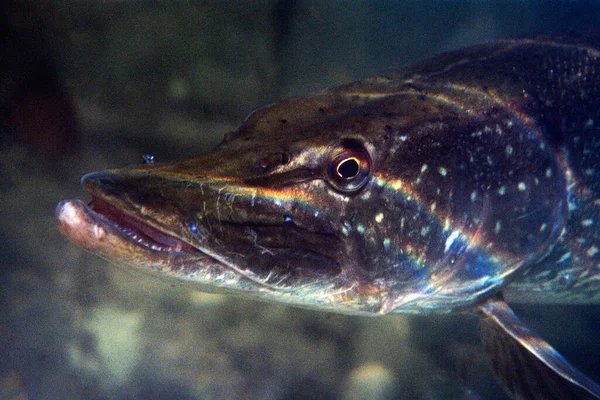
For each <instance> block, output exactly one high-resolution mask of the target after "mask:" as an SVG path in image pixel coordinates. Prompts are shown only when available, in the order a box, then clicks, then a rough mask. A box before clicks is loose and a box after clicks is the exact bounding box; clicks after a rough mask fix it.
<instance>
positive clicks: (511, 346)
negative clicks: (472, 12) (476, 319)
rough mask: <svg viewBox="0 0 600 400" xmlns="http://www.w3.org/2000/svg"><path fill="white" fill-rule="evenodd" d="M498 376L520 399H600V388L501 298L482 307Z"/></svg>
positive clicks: (484, 330)
mask: <svg viewBox="0 0 600 400" xmlns="http://www.w3.org/2000/svg"><path fill="white" fill-rule="evenodd" d="M479 311H480V312H481V314H482V318H481V336H482V339H483V343H484V346H485V348H486V351H487V353H488V354H489V356H490V357H491V360H492V364H493V368H494V371H495V372H496V375H498V377H499V378H500V380H501V381H502V382H503V383H504V385H505V386H506V388H507V389H508V390H509V391H510V392H511V393H512V394H513V395H514V396H515V397H516V398H518V399H557V400H558V399H560V400H567V399H600V386H599V385H598V384H597V383H595V382H594V381H592V380H591V379H589V378H588V377H587V376H585V375H584V374H582V373H581V372H579V371H578V370H577V369H576V368H575V367H573V366H572V365H571V364H569V363H568V362H567V360H565V359H564V358H563V357H562V356H561V355H560V354H559V353H558V352H557V351H556V350H555V349H554V348H552V346H550V345H549V344H548V343H547V342H546V341H545V340H543V339H542V338H540V337H539V336H537V335H536V334H535V333H533V332H532V331H530V330H529V329H527V327H525V325H523V323H522V322H521V321H520V320H519V318H517V316H516V315H515V313H514V312H513V311H512V310H511V309H510V307H509V306H508V305H507V304H506V303H505V302H504V300H502V299H501V298H493V299H490V300H488V301H487V302H486V303H484V304H482V305H481V306H479Z"/></svg>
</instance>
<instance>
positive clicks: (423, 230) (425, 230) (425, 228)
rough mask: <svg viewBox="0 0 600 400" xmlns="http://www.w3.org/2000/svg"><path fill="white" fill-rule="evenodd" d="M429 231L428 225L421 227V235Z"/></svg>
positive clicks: (425, 234)
mask: <svg viewBox="0 0 600 400" xmlns="http://www.w3.org/2000/svg"><path fill="white" fill-rule="evenodd" d="M428 233H429V227H428V226H424V227H423V228H421V236H427V234H428Z"/></svg>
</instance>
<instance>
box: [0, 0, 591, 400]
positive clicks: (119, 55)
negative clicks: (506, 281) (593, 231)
mask: <svg viewBox="0 0 600 400" xmlns="http://www.w3.org/2000/svg"><path fill="white" fill-rule="evenodd" d="M5 3H6V5H3V6H2V10H1V11H0V398H1V399H80V398H81V399H83V398H85V399H169V398H177V399H232V398H239V399H293V398H297V399H306V398H318V399H355V398H369V399H394V398H403V399H455V398H458V399H479V398H482V399H503V398H506V396H505V394H504V393H503V391H502V389H501V388H500V387H499V386H498V385H497V384H496V383H495V380H494V377H493V376H492V375H491V374H490V368H489V364H488V361H487V359H486V357H485V355H484V354H483V350H482V348H481V346H480V344H479V339H478V337H477V326H476V321H475V320H474V319H473V318H471V317H469V316H465V315H448V316H433V317H404V316H389V317H385V318H364V317H360V318H359V317H346V316H338V315H329V314H326V313H318V312H311V311H306V310H298V309H294V308H289V307H285V306H279V305H269V304H263V303H258V302H253V301H245V300H240V299H237V298H231V297H222V296H216V295H206V294H201V293H195V292H185V291H180V290H178V289H176V288H172V287H169V286H168V285H165V284H162V283H160V282H155V281H150V280H146V279H141V278H140V277H136V276H131V275H129V274H128V273H127V272H124V271H122V270H119V269H117V268H116V267H113V266H111V265H109V264H108V263H106V262H104V261H102V260H100V259H98V258H95V257H92V256H90V255H87V254H85V253H84V252H82V251H81V250H79V249H78V248H76V247H75V246H73V245H72V244H71V243H69V242H68V241H67V240H66V239H64V238H62V237H61V236H60V235H59V233H58V231H57V229H56V227H55V223H54V219H53V212H54V207H55V205H56V203H57V202H58V201H60V200H62V199H65V198H76V197H79V198H84V199H85V196H86V195H85V194H84V193H83V191H82V190H81V189H80V187H79V178H80V177H81V176H82V175H83V174H85V173H87V172H90V171H94V170H97V169H104V168H110V167H118V166H124V165H128V164H135V163H139V162H141V161H142V158H141V156H142V155H143V154H152V155H154V156H155V157H156V159H157V160H159V161H169V160H176V159H184V158H186V157H192V156H194V155H195V154H198V153H200V152H203V151H208V150H210V149H211V148H212V147H213V146H214V145H216V144H217V143H218V142H219V141H220V139H221V136H222V135H223V134H224V133H226V132H227V131H230V130H233V129H235V128H236V127H237V126H238V125H239V124H241V122H242V121H243V119H244V117H245V116H246V115H247V114H248V113H249V112H250V111H251V110H252V109H254V108H255V107H257V106H260V105H264V104H267V103H269V102H272V101H275V100H277V99H279V98H283V97H286V96H290V95H297V94H302V93H306V92H309V91H313V90H319V89H323V88H326V87H328V86H332V85H336V84H342V83H345V82H348V81H352V80H356V79H359V78H361V77H364V76H368V75H370V74H373V73H376V72H378V71H379V70H382V69H387V68H392V67H396V66H402V65H405V64H407V63H410V62H413V61H415V60H418V59H423V58H426V57H427V56H430V55H433V54H436V53H439V52H441V51H444V50H448V49H453V48H456V47H460V46H463V45H465V44H469V43H475V42H479V41H485V40H489V39H493V38H503V37H509V36H515V35H524V34H531V33H535V32H551V31H564V30H588V29H598V26H597V25H596V26H594V25H595V24H600V22H598V21H600V6H599V5H596V3H595V2H577V1H565V2H546V1H533V2H532V1H502V2H487V1H475V2H462V1H458V0H456V1H433V0H432V1H404V2H401V1H388V2H384V1H373V2H364V1H335V2H329V1H325V0H322V1H319V0H281V1H271V0H262V1H253V2H248V1H239V2H236V1H229V0H226V1H217V0H215V1H183V0H181V1H137V0H121V1H118V0H114V1H106V0H70V1H66V0H65V1H62V0H43V1H35V2H34V1H31V2H29V1H22V0H9V1H8V2H5ZM223 162H227V160H223ZM599 310H600V308H599V307H591V306H588V307H559V306H553V307H550V306H547V305H531V306H529V305H528V306H520V307H517V311H518V313H519V314H520V316H521V317H522V318H523V319H524V320H525V321H527V322H528V323H529V324H530V325H531V326H532V327H534V329H535V330H536V331H538V332H539V333H540V334H542V336H544V337H545V338H547V339H548V340H549V341H550V342H551V343H552V344H553V345H555V346H556V347H557V348H558V349H559V350H560V351H561V352H562V353H563V354H564V355H565V356H566V357H567V359H569V360H571V361H573V363H574V364H576V365H577V366H579V367H580V368H581V369H582V370H584V371H585V372H586V373H588V374H589V375H590V376H592V377H594V378H596V380H598V379H600V364H599V362H598V359H600V343H599V342H600V340H599V339H598V331H599V329H600V316H599V315H600V313H599V312H598V311H599Z"/></svg>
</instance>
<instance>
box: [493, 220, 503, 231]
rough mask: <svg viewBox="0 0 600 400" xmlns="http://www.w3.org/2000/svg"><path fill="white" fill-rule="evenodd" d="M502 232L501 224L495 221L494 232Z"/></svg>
mask: <svg viewBox="0 0 600 400" xmlns="http://www.w3.org/2000/svg"><path fill="white" fill-rule="evenodd" d="M501 230H502V223H501V222H500V221H496V227H495V228H494V232H496V233H497V234H498V233H500V231H501Z"/></svg>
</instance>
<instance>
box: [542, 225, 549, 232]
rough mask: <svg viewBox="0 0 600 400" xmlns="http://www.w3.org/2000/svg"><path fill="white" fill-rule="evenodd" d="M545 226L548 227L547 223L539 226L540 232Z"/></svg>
mask: <svg viewBox="0 0 600 400" xmlns="http://www.w3.org/2000/svg"><path fill="white" fill-rule="evenodd" d="M547 227H548V224H545V223H544V224H542V225H541V226H540V232H544V231H545V230H546V228H547Z"/></svg>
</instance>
